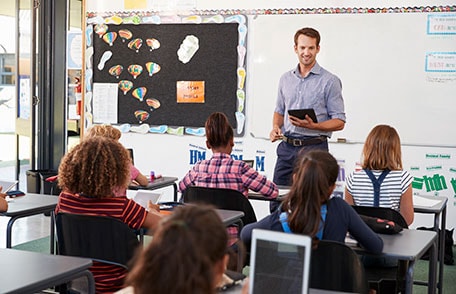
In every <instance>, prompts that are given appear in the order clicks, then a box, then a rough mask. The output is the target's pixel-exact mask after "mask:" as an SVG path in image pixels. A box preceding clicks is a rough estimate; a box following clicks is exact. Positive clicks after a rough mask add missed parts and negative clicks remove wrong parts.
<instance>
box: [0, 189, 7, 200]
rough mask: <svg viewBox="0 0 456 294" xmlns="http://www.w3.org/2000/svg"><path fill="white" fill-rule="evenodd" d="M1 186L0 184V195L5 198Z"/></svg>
mask: <svg viewBox="0 0 456 294" xmlns="http://www.w3.org/2000/svg"><path fill="white" fill-rule="evenodd" d="M2 190H3V187H2V186H0V197H2V198H5V197H6V196H7V195H6V194H5V193H2Z"/></svg>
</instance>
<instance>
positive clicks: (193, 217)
mask: <svg viewBox="0 0 456 294" xmlns="http://www.w3.org/2000/svg"><path fill="white" fill-rule="evenodd" d="M227 242H228V236H227V233H226V229H225V226H224V225H223V223H222V221H221V219H220V217H219V216H218V215H217V213H216V212H215V210H214V209H213V208H212V207H210V206H205V205H185V206H180V207H177V208H176V209H175V210H174V211H173V213H172V214H171V215H170V216H169V218H167V219H164V221H163V223H162V224H161V225H160V227H159V228H158V230H157V232H156V233H155V234H154V237H153V239H152V241H151V243H150V244H149V246H148V247H147V248H146V249H145V250H144V251H139V252H137V254H136V258H135V264H134V267H133V268H132V270H131V271H130V273H129V275H128V276H127V279H126V284H127V285H129V286H133V288H134V291H135V294H146V293H155V294H168V293H182V294H187V293H188V294H193V293H201V294H203V293H204V294H206V293H215V292H216V289H215V282H214V276H215V275H214V272H213V269H214V265H215V264H216V263H217V262H218V261H220V260H222V259H223V258H224V256H225V253H226V248H227Z"/></svg>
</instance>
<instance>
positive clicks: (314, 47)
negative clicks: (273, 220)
mask: <svg viewBox="0 0 456 294" xmlns="http://www.w3.org/2000/svg"><path fill="white" fill-rule="evenodd" d="M294 51H295V53H296V55H297V57H298V60H299V64H298V66H297V67H296V68H294V69H292V70H290V71H288V72H286V73H284V74H283V75H282V77H281V78H280V81H279V90H278V96H277V102H276V107H275V110H274V117H273V122H272V125H273V127H272V131H271V133H270V134H269V137H270V139H271V141H272V142H275V141H277V140H282V141H283V142H281V143H280V144H279V145H278V146H277V162H276V166H275V169H274V182H275V183H276V184H277V185H291V174H292V171H293V168H294V162H295V158H296V157H297V155H298V153H299V154H300V153H303V152H308V151H309V150H312V149H322V150H326V151H328V138H329V137H331V134H332V132H333V131H340V130H342V129H343V128H344V126H345V111H344V99H343V97H342V82H341V81H340V79H339V78H338V77H337V76H335V75H334V74H332V73H330V72H329V71H327V70H325V69H324V68H322V67H321V66H320V65H319V64H318V63H317V61H316V57H317V54H318V53H319V52H320V33H319V32H318V31H317V30H315V29H313V28H302V29H300V30H298V31H297V32H296V34H295V36H294ZM305 108H312V109H313V110H314V111H315V114H316V117H317V120H318V122H316V121H313V120H312V119H311V118H310V117H309V116H308V115H306V116H305V117H304V118H302V119H299V118H297V117H295V116H290V115H289V114H288V110H290V109H305ZM271 209H272V207H271Z"/></svg>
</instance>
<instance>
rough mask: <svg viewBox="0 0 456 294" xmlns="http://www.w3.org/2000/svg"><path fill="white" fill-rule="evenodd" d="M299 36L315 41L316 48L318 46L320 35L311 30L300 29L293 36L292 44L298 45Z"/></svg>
mask: <svg viewBox="0 0 456 294" xmlns="http://www.w3.org/2000/svg"><path fill="white" fill-rule="evenodd" d="M300 35H304V36H307V37H310V38H313V39H316V40H317V47H318V46H320V33H319V32H318V31H317V30H316V29H313V28H302V29H299V30H298V31H296V33H295V35H294V43H295V45H298V38H299V36H300Z"/></svg>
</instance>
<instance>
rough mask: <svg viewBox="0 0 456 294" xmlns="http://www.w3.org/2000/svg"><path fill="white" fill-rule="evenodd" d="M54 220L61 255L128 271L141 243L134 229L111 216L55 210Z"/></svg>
mask: <svg viewBox="0 0 456 294" xmlns="http://www.w3.org/2000/svg"><path fill="white" fill-rule="evenodd" d="M55 221H56V231H57V249H58V254H60V255H69V256H78V257H86V258H90V259H92V260H94V261H99V262H102V263H107V264H111V265H116V266H120V267H122V268H124V269H126V270H128V262H129V260H130V259H131V258H132V257H133V255H134V252H135V250H136V248H137V247H138V246H139V245H140V243H139V241H138V237H137V235H136V234H135V233H134V231H133V230H132V229H131V228H130V227H129V226H128V225H127V224H125V223H123V222H122V221H120V220H118V219H115V218H112V217H106V216H94V215H81V214H71V213H58V214H57V215H56V220H55Z"/></svg>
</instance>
